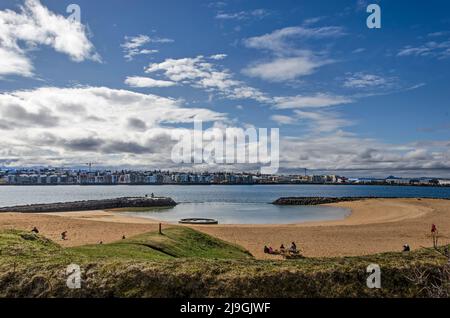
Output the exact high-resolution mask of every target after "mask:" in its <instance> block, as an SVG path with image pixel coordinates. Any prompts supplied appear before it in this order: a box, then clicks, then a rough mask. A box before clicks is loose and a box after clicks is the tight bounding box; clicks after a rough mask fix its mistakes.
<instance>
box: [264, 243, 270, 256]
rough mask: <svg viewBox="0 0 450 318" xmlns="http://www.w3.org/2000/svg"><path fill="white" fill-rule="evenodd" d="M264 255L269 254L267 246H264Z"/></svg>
mask: <svg viewBox="0 0 450 318" xmlns="http://www.w3.org/2000/svg"><path fill="white" fill-rule="evenodd" d="M264 254H269V248H268V247H267V245H264Z"/></svg>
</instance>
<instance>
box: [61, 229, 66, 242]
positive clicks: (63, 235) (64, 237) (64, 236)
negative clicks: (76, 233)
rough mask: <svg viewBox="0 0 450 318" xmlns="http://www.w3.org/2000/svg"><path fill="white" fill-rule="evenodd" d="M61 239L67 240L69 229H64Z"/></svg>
mask: <svg viewBox="0 0 450 318" xmlns="http://www.w3.org/2000/svg"><path fill="white" fill-rule="evenodd" d="M61 239H62V240H63V241H65V240H67V231H64V232H62V233H61Z"/></svg>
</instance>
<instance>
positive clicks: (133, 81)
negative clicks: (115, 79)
mask: <svg viewBox="0 0 450 318" xmlns="http://www.w3.org/2000/svg"><path fill="white" fill-rule="evenodd" d="M125 84H127V85H128V86H130V87H170V86H175V85H177V83H175V82H171V81H162V80H156V79H153V78H150V77H141V76H128V77H127V78H126V80H125Z"/></svg>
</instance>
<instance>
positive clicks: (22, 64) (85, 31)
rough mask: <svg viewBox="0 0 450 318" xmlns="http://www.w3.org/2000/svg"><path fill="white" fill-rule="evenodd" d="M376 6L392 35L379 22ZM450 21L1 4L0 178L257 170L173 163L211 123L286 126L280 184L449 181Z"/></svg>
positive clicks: (438, 4)
mask: <svg viewBox="0 0 450 318" xmlns="http://www.w3.org/2000/svg"><path fill="white" fill-rule="evenodd" d="M371 3H377V4H379V5H380V7H381V12H382V14H381V19H382V24H381V26H382V27H381V29H369V28H368V27H367V25H366V19H367V17H368V15H369V13H367V12H366V8H367V6H368V5H369V4H371ZM70 4H76V6H77V8H79V9H80V12H79V18H80V22H77V21H74V20H73V18H74V17H73V16H71V14H73V12H76V10H75V11H73V7H72V10H67V9H68V6H69V5H70ZM449 10H450V3H447V2H443V1H436V0H431V1H428V2H427V3H426V5H424V4H423V3H422V2H419V1H417V2H416V1H414V2H412V1H406V0H399V1H376V0H373V1H365V0H343V1H325V0H321V1H314V2H313V1H308V2H306V1H294V0H286V1H282V2H279V1H268V0H261V1H237V0H236V1H227V2H223V1H212V0H211V1H207V0H200V1H193V0H188V1H177V0H165V1H162V0H154V1H133V2H126V1H119V0H111V1H107V2H105V1H87V0H77V1H72V0H71V1H68V0H67V1H66V0H61V1H49V0H41V1H39V0H3V1H2V2H1V3H0V145H1V147H0V167H5V168H12V167H27V166H28V167H31V166H58V167H61V166H68V167H70V166H72V167H74V166H79V167H81V166H83V165H84V164H85V163H86V162H92V163H95V166H96V167H99V168H111V169H121V168H124V169H164V170H166V169H169V170H180V169H183V170H189V169H191V170H196V171H206V170H208V171H223V170H228V169H229V170H231V171H243V172H245V171H255V170H257V169H258V168H259V166H258V165H256V164H239V165H238V164H236V165H233V166H226V165H218V164H209V165H206V164H203V165H202V164H199V165H195V166H193V165H191V166H189V165H179V164H175V163H173V162H172V161H171V160H170V158H171V151H172V147H173V145H174V143H175V141H174V140H173V139H172V136H173V134H174V133H175V134H176V133H177V132H180V131H181V130H182V129H192V128H193V122H194V119H196V118H197V119H200V120H202V121H203V122H204V125H205V129H206V128H210V127H216V128H233V129H235V130H236V131H243V130H245V129H246V128H248V127H256V128H279V129H280V169H279V173H280V174H286V173H298V174H301V173H302V171H303V169H305V168H306V169H308V170H310V171H316V172H317V173H318V174H320V173H323V174H336V175H346V176H349V177H364V176H368V177H386V176H389V175H395V176H400V177H422V176H423V177H436V178H450V113H449V109H450V108H449V100H450V90H449V89H448V83H449V82H450V19H449V18H448V17H447V15H448V12H449ZM25 31H26V32H25Z"/></svg>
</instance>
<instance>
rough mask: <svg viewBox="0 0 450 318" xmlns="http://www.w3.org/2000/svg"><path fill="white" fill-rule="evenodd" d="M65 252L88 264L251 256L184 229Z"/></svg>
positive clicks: (172, 228)
mask: <svg viewBox="0 0 450 318" xmlns="http://www.w3.org/2000/svg"><path fill="white" fill-rule="evenodd" d="M69 251H71V252H73V253H75V254H78V255H82V256H87V257H89V259H91V260H98V259H112V258H113V259H126V260H158V259H171V258H217V259H243V258H244V259H245V258H250V257H251V255H250V254H249V253H248V252H247V251H245V250H244V249H242V248H241V247H239V246H235V245H231V244H229V243H226V242H224V241H221V240H219V239H216V238H214V237H212V236H209V235H207V234H203V233H200V232H197V231H195V230H192V229H190V228H187V227H171V228H168V229H164V232H163V235H160V234H159V233H158V232H150V233H145V234H142V235H138V236H135V237H132V238H129V239H126V240H122V241H120V242H116V243H112V244H102V245H87V246H81V247H76V248H70V249H69Z"/></svg>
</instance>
